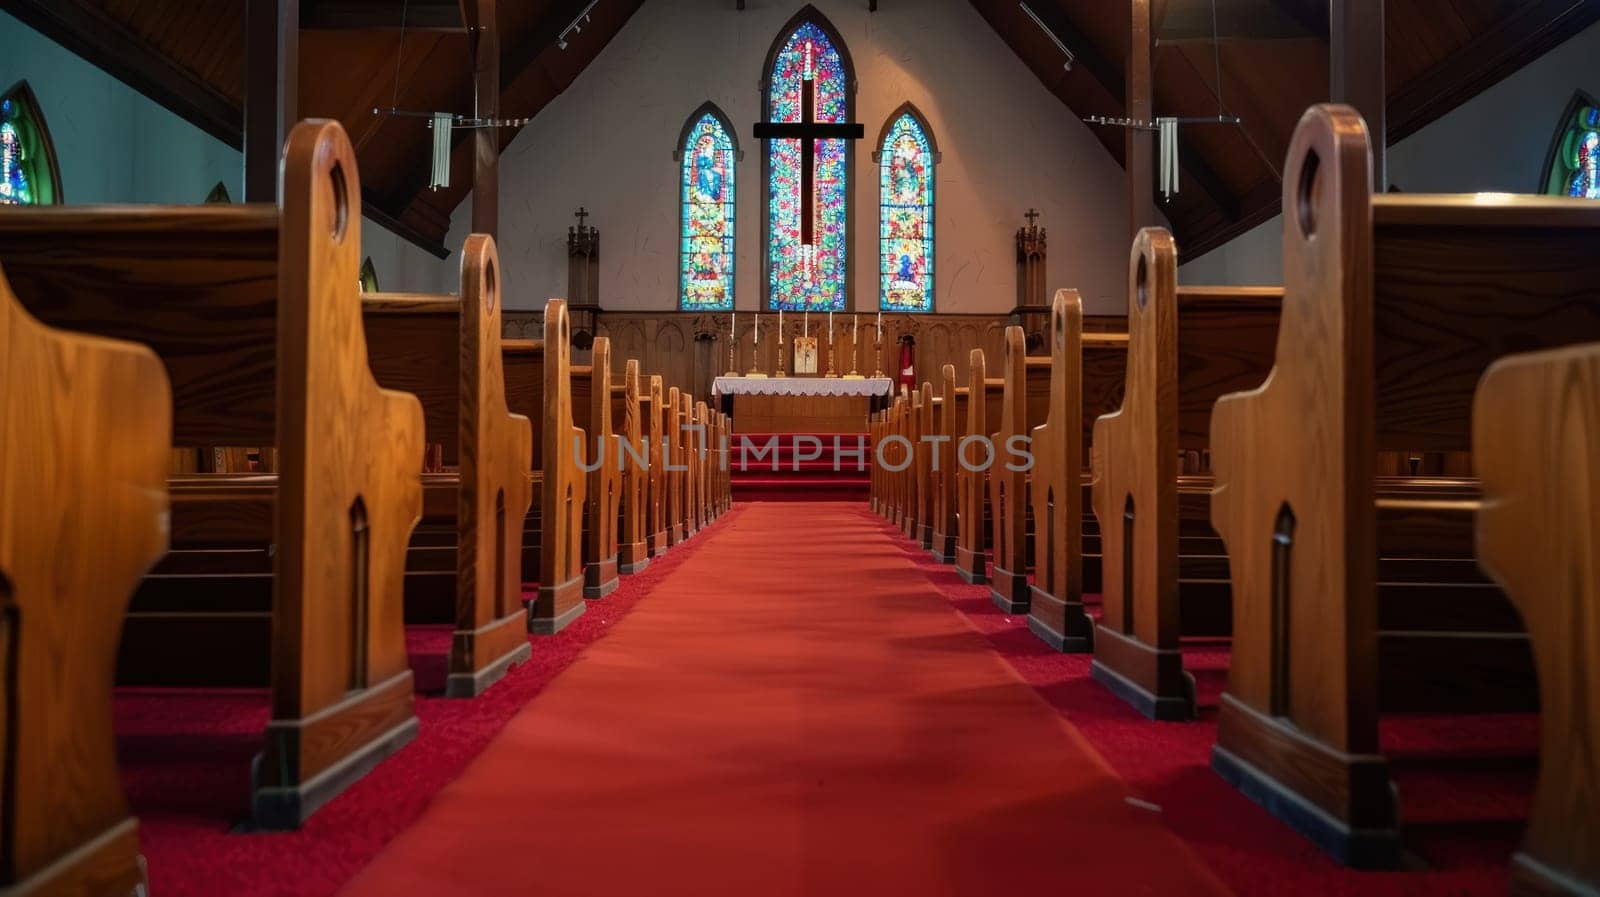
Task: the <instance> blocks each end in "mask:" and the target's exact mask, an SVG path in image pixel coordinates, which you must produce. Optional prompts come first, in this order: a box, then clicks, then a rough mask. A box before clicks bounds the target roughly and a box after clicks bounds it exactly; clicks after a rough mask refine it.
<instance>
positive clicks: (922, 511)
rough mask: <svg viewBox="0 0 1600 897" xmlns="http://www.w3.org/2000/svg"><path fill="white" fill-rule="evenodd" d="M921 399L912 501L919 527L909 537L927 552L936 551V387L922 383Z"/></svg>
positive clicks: (919, 398)
mask: <svg viewBox="0 0 1600 897" xmlns="http://www.w3.org/2000/svg"><path fill="white" fill-rule="evenodd" d="M917 397H918V404H919V406H920V407H919V409H918V418H917V419H918V428H919V432H918V438H917V441H916V443H915V445H916V453H915V456H914V458H913V462H912V463H913V464H914V465H915V466H914V467H913V469H912V470H911V476H912V483H914V484H915V488H916V494H915V496H914V497H913V500H912V510H913V514H914V521H915V525H914V526H913V527H912V528H911V531H910V532H908V533H907V535H909V536H910V537H911V540H912V541H913V542H916V543H917V545H919V546H921V547H922V548H924V549H931V548H932V547H933V490H934V470H933V464H934V459H935V457H936V452H937V450H938V449H937V443H936V442H935V441H934V438H935V437H937V435H938V414H939V399H938V397H937V396H935V395H934V394H933V384H932V383H929V382H928V381H926V380H924V381H922V388H921V389H920V390H918V391H917Z"/></svg>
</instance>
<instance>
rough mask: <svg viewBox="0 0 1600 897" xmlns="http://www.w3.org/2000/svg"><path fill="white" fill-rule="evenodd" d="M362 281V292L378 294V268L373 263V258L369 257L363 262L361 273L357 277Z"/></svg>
mask: <svg viewBox="0 0 1600 897" xmlns="http://www.w3.org/2000/svg"><path fill="white" fill-rule="evenodd" d="M357 276H358V277H359V278H360V281H361V292H363V293H376V292H379V290H378V266H377V265H374V264H373V263H372V256H370V255H369V256H367V257H366V258H365V259H363V260H362V262H361V273H360V274H359V275H357Z"/></svg>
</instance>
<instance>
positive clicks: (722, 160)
mask: <svg viewBox="0 0 1600 897" xmlns="http://www.w3.org/2000/svg"><path fill="white" fill-rule="evenodd" d="M680 150H681V157H680V163H679V164H680V166H681V168H680V176H681V178H682V189H681V192H680V196H681V198H682V203H683V216H682V220H681V221H680V222H679V224H680V227H681V233H680V238H679V239H680V242H679V264H678V308H679V309H681V310H683V311H729V310H731V309H732V308H733V259H734V252H733V236H734V230H733V208H734V206H733V188H734V163H735V162H736V161H737V160H738V150H737V148H736V147H735V146H734V141H733V134H732V129H731V128H729V127H728V123H727V120H726V119H725V118H723V117H722V115H721V113H720V112H719V111H717V110H716V109H715V108H714V107H710V106H709V104H708V105H707V106H704V107H701V109H700V110H699V111H696V112H695V114H694V116H692V117H691V118H690V121H689V125H688V127H686V128H684V138H683V144H682V146H681V147H680Z"/></svg>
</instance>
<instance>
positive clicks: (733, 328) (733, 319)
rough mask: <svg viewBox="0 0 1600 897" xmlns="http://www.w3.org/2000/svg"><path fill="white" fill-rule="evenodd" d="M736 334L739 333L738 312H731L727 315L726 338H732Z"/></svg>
mask: <svg viewBox="0 0 1600 897" xmlns="http://www.w3.org/2000/svg"><path fill="white" fill-rule="evenodd" d="M738 334H739V313H738V312H733V313H731V314H729V315H728V339H733V338H734V337H736V336H738Z"/></svg>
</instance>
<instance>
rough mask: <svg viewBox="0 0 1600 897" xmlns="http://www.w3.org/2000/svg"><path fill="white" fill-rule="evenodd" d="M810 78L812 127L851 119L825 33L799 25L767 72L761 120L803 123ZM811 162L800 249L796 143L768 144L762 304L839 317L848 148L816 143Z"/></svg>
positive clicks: (845, 274)
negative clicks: (807, 238)
mask: <svg viewBox="0 0 1600 897" xmlns="http://www.w3.org/2000/svg"><path fill="white" fill-rule="evenodd" d="M808 75H809V76H810V78H811V80H812V81H813V82H814V86H813V88H812V90H813V93H812V97H813V108H812V116H811V120H812V121H815V122H830V123H831V122H843V121H849V109H848V105H849V103H848V99H849V90H848V84H847V83H846V78H845V72H844V62H843V60H842V59H841V58H840V55H839V50H838V48H837V47H835V46H834V45H833V42H832V41H831V40H830V39H829V38H828V35H827V33H826V32H824V31H823V30H822V28H821V27H819V26H818V25H816V24H815V23H812V22H804V23H801V25H800V26H799V27H797V28H796V29H795V30H794V32H793V33H791V34H790V35H789V38H788V40H786V41H785V42H784V44H783V48H782V49H781V50H780V51H779V52H778V55H777V59H776V61H775V62H774V63H773V65H772V71H771V72H770V73H769V80H768V87H767V116H768V121H773V122H801V121H804V120H805V111H804V110H803V109H802V108H801V105H802V102H803V98H804V96H805V81H806V79H807V76H808ZM814 145H815V150H814V156H813V180H814V188H813V189H814V191H815V193H814V203H813V210H814V215H815V220H814V226H813V239H814V245H813V247H812V248H811V249H809V250H808V249H806V248H805V247H802V245H801V221H800V216H801V210H802V208H803V207H804V203H803V201H802V193H801V190H802V186H803V185H802V168H803V162H804V160H803V159H802V157H801V155H800V154H801V147H802V143H801V142H800V141H799V140H787V139H786V140H769V141H767V216H768V217H767V221H768V226H767V306H768V307H769V308H773V309H785V310H788V311H803V310H812V311H830V310H831V311H844V310H845V308H846V303H847V301H848V289H847V284H848V283H849V252H848V240H849V233H848V232H847V222H848V213H849V208H848V197H849V189H850V172H849V147H848V142H847V141H844V140H818V141H816V142H815V144H814Z"/></svg>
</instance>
